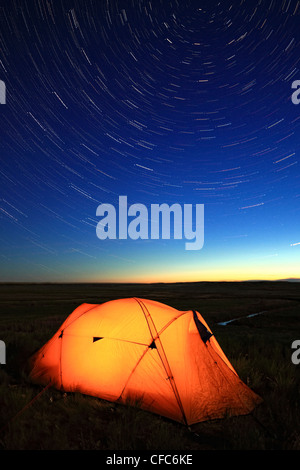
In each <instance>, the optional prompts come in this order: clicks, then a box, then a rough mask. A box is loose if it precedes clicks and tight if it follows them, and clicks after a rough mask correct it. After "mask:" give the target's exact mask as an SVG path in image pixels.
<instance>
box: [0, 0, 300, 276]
mask: <svg viewBox="0 0 300 470" xmlns="http://www.w3.org/2000/svg"><path fill="white" fill-rule="evenodd" d="M0 15H1V17H0V79H1V80H3V81H4V82H5V84H6V92H7V101H6V104H5V105H1V106H0V119H1V129H0V133H1V134H0V135H1V142H0V151H1V168H0V177H1V199H2V203H1V208H2V210H1V235H0V237H1V238H0V240H1V248H0V250H1V251H0V255H1V281H44V280H45V281H66V282H67V281H98V280H99V281H113V280H116V281H120V280H126V281H138V280H140V281H163V280H165V281H168V280H232V279H237V280H240V279H276V278H289V277H300V269H299V264H300V263H299V262H300V256H299V252H300V251H299V250H300V243H299V242H300V233H299V232H300V231H299V229H300V222H299V219H300V214H299V207H300V204H299V202H300V189H299V188H300V178H299V176H300V172H299V131H298V129H299V118H300V106H297V105H294V104H293V103H292V101H291V95H292V88H291V87H292V83H293V81H294V80H300V70H299V60H300V47H299V25H300V17H299V15H300V4H299V2H297V1H278V0H275V1H272V2H270V1H264V0H263V1H260V2H258V1H242V0H240V1H235V2H233V1H222V0H221V1H216V2H214V1H209V2H201V1H198V2H196V1H187V2H181V1H173V0H171V1H162V0H157V1H146V0H131V1H115V0H111V1H92V0H89V1H83V0H82V1H79V0H77V1H75V0H74V1H61V0H57V1H50V0H39V1H35V0H31V1H26V0H25V1H10V2H6V5H4V6H1V9H0ZM120 195H126V196H127V197H128V203H129V204H133V203H141V204H144V205H145V206H146V207H150V205H151V204H155V203H158V204H162V203H167V204H173V203H177V204H180V205H182V206H183V205H184V204H193V205H196V204H204V208H205V219H204V220H205V222H204V232H205V236H204V238H205V241H204V246H203V248H202V249H201V250H199V251H187V250H185V249H184V241H183V240H172V239H170V240H151V239H149V240H129V239H128V240H99V238H97V236H96V226H97V223H98V222H99V218H98V217H97V216H96V210H97V207H98V205H99V204H102V203H108V204H112V205H114V206H117V204H118V198H119V196H120Z"/></svg>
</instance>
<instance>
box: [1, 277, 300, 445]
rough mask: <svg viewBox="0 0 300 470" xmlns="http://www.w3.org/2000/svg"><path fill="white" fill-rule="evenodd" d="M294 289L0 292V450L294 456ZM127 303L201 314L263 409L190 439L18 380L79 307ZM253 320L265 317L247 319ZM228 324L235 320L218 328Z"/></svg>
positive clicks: (297, 386)
mask: <svg viewBox="0 0 300 470" xmlns="http://www.w3.org/2000/svg"><path fill="white" fill-rule="evenodd" d="M298 285H299V284H298ZM298 285H297V283H242V284H234V283H199V284H197V283H190V284H176V285H173V284H171V285H165V284H159V285H126V286H125V285H79V286H72V285H57V286H55V285H38V284H37V285H22V284H20V285H4V284H3V285H1V286H0V293H1V297H0V305H1V313H0V339H1V340H3V341H5V343H6V346H7V350H6V357H7V363H6V364H5V365H1V366H0V428H1V431H0V449H2V450H60V449H63V450H116V449H117V450H136V451H137V450H176V451H180V450H182V451H188V450H189V451H191V450H223V449H225V450H300V394H299V390H300V365H298V366H297V365H294V364H293V363H292V361H291V354H292V350H291V344H292V342H293V341H294V340H295V339H300V338H299V335H298V337H297V332H298V333H300V309H299V302H300V296H299V293H298V289H299V288H298ZM130 296H137V297H144V298H151V299H153V300H158V301H161V302H164V303H166V304H168V305H171V306H173V307H175V308H178V309H179V310H184V309H191V308H193V309H196V310H198V311H200V312H201V314H202V315H203V316H204V318H205V319H206V321H207V322H208V324H209V325H210V327H211V328H212V330H213V332H214V334H215V336H216V338H217V340H218V342H219V343H220V345H221V347H222V348H223V350H224V352H225V353H226V355H227V357H228V358H229V359H230V361H231V362H232V364H233V366H234V367H235V369H236V370H237V372H238V374H239V376H240V377H241V379H242V380H243V381H244V382H245V383H247V384H248V385H249V386H250V387H251V388H252V389H253V390H254V391H255V392H257V393H258V394H259V395H260V396H261V397H262V398H263V400H264V401H263V403H262V404H261V405H259V406H258V407H257V408H256V409H255V410H254V412H253V413H252V414H251V415H247V416H239V417H227V418H225V419H223V420H216V421H209V422H204V423H199V424H197V425H194V426H192V429H191V430H189V429H187V428H186V427H184V426H181V425H180V424H177V423H174V422H171V421H170V420H167V419H165V418H163V417H160V416H157V415H154V414H151V413H147V412H146V411H142V410H141V409H139V408H138V407H137V408H135V407H132V406H124V405H116V404H113V403H109V402H106V401H104V400H101V399H98V398H94V397H89V396H85V395H81V394H77V393H63V392H59V391H57V390H54V389H47V390H45V391H43V393H41V394H40V395H39V393H40V392H41V391H42V388H41V387H38V386H34V385H33V384H31V383H30V382H29V381H28V378H27V375H26V372H25V370H24V365H25V363H26V360H27V358H28V357H29V356H30V355H31V354H32V353H33V351H34V350H36V349H37V348H39V347H40V346H42V345H43V344H44V343H45V342H46V341H47V340H48V339H49V338H50V337H51V336H52V335H53V334H54V333H55V332H56V331H57V329H58V328H59V326H60V325H61V323H62V322H63V321H64V320H65V318H66V317H67V316H68V314H69V313H71V311H72V310H74V308H76V307H77V306H78V305H79V304H80V303H82V302H88V303H101V302H104V301H107V300H111V299H113V298H122V297H130ZM261 310H266V311H267V313H266V314H264V315H260V316H256V317H253V318H246V315H248V314H249V313H255V312H257V311H261ZM232 318H239V320H237V321H234V322H232V323H231V324H230V325H227V326H220V325H218V323H219V322H220V321H226V320H229V319H232ZM241 318H242V319H241Z"/></svg>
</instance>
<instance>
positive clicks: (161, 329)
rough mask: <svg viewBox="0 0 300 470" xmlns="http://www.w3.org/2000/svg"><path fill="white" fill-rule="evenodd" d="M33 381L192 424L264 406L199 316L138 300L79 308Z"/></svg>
mask: <svg viewBox="0 0 300 470" xmlns="http://www.w3.org/2000/svg"><path fill="white" fill-rule="evenodd" d="M30 378H31V380H32V381H33V382H35V383H38V384H42V385H47V384H49V383H51V384H52V385H53V387H55V388H57V389H59V390H63V391H67V392H81V393H83V394H86V395H91V396H96V397H99V398H102V399H104V400H108V401H112V402H118V403H124V404H131V405H134V406H139V407H141V408H142V409H144V410H147V411H150V412H153V413H157V414H159V415H162V416H165V417H167V418H170V419H172V420H174V421H177V422H180V423H184V424H187V425H192V424H195V423H198V422H201V421H206V420H210V419H217V418H223V417H225V416H228V415H241V414H248V413H250V412H251V411H252V410H253V408H254V407H255V406H256V405H257V404H258V403H260V402H261V401H262V400H261V398H260V397H259V396H258V395H257V394H255V393H254V392H253V391H252V390H251V389H250V388H249V387H248V386H246V385H245V384H244V383H243V382H242V381H241V380H240V378H239V377H238V374H237V372H236V371H235V370H234V368H233V366H232V365H231V363H230V362H229V360H228V358H227V357H226V356H225V354H224V352H223V351H222V349H221V347H220V345H219V344H218V342H217V340H216V338H215V337H214V335H213V333H212V331H211V330H210V328H209V326H208V325H207V323H206V322H205V320H204V319H203V318H202V316H201V315H200V313H198V312H196V311H193V310H190V311H179V310H176V309H174V308H173V307H170V306H167V305H164V304H162V303H159V302H156V301H152V300H146V299H139V298H128V299H119V300H112V301H109V302H106V303H103V304H99V305H94V304H87V303H86V304H82V305H80V306H79V307H78V308H76V309H75V310H74V311H73V313H71V314H70V315H69V317H67V319H66V320H65V322H64V323H63V324H62V325H61V327H60V328H59V330H58V331H57V332H56V333H55V334H54V336H53V337H52V338H51V339H50V340H49V341H48V342H47V343H46V344H45V345H44V346H43V347H42V348H41V349H40V350H39V351H37V352H36V353H35V354H34V355H33V356H32V357H31V359H30Z"/></svg>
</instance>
